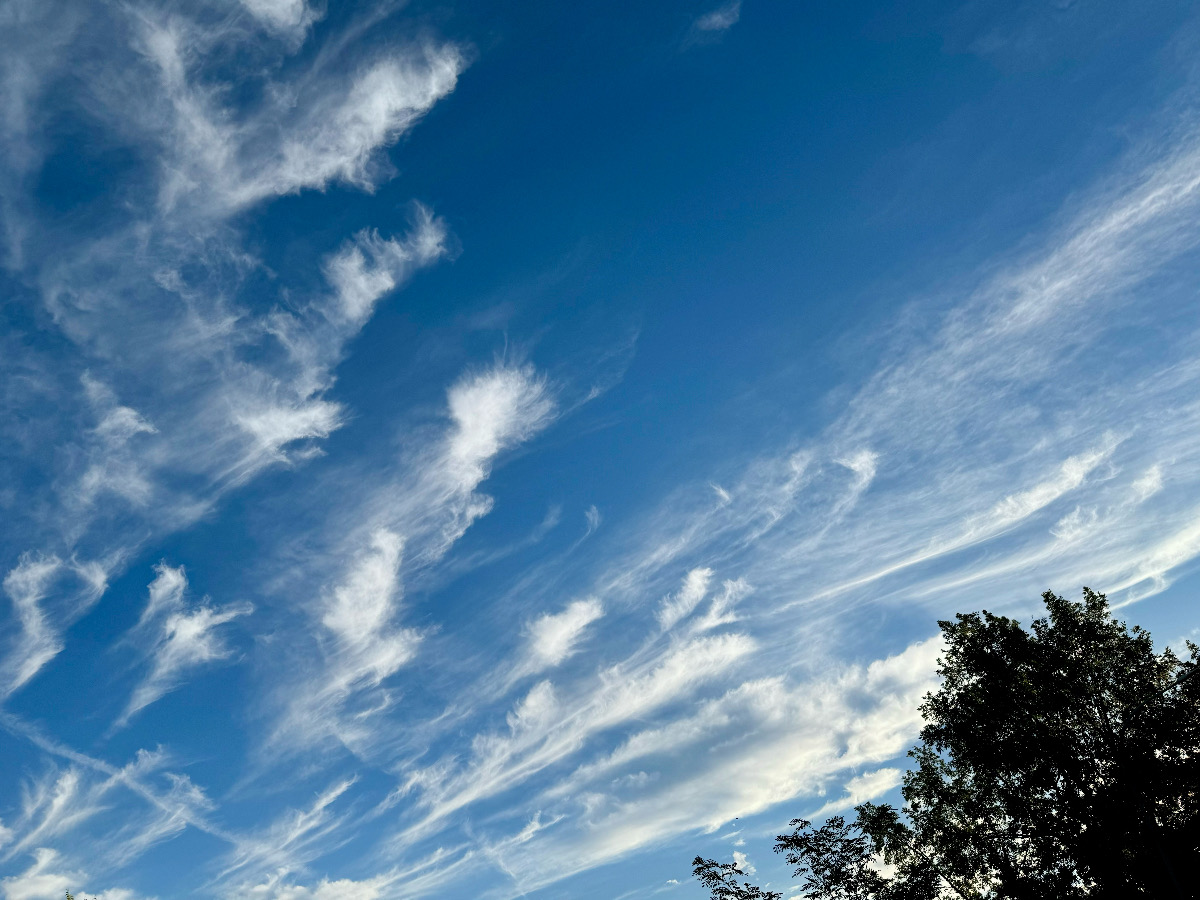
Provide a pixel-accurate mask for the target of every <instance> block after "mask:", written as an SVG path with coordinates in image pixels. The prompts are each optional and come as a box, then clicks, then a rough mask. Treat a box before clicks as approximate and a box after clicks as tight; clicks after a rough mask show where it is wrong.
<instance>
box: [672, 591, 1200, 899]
mask: <svg viewBox="0 0 1200 900" xmlns="http://www.w3.org/2000/svg"><path fill="white" fill-rule="evenodd" d="M1042 599H1043V601H1044V602H1045V606H1046V611H1047V614H1046V616H1045V617H1043V618H1040V619H1037V620H1035V621H1034V622H1033V623H1032V625H1031V627H1030V628H1029V629H1028V630H1026V629H1024V628H1022V627H1021V625H1020V624H1019V623H1018V622H1017V621H1015V620H1013V619H1009V618H1005V617H1003V616H994V615H992V614H991V613H988V612H987V611H984V612H982V613H969V614H960V615H958V616H956V618H955V621H953V622H948V621H943V622H939V623H938V624H939V626H940V627H941V630H942V634H943V637H944V638H945V644H946V650H945V653H944V655H943V656H942V658H941V659H940V660H939V664H938V674H939V676H940V678H941V686H940V688H939V689H938V690H937V691H935V692H933V693H931V694H928V695H926V697H925V702H924V703H923V704H922V706H921V714H922V716H923V717H924V719H925V722H926V724H925V727H924V728H923V729H922V731H921V734H920V743H919V744H918V745H917V746H916V747H915V748H913V749H912V750H911V751H909V756H910V757H911V758H912V759H913V761H914V766H913V768H912V769H911V770H910V771H909V772H908V773H907V774H906V775H905V777H904V783H903V788H902V795H903V797H904V804H903V806H902V808H901V809H896V808H894V807H892V806H887V805H877V804H872V803H865V804H862V805H861V806H858V807H856V808H855V813H856V817H855V820H854V822H853V823H852V824H847V823H846V822H845V820H844V819H842V818H841V817H838V816H835V817H833V818H831V819H829V820H828V821H827V822H826V823H825V824H824V825H822V826H821V827H820V828H814V827H813V826H812V824H811V823H810V822H808V821H806V820H803V819H795V820H793V821H792V822H791V826H792V829H793V830H792V832H791V833H789V834H785V835H780V836H779V837H778V839H777V842H776V844H775V851H776V852H778V853H783V854H785V856H786V859H787V862H788V863H789V864H790V865H793V866H795V867H796V869H795V875H796V876H798V877H803V879H804V882H803V887H804V890H805V892H806V896H808V897H810V898H813V900H941V898H951V897H953V898H961V900H1000V898H1016V900H1042V898H1045V900H1069V898H1091V900H1108V898H1130V897H1155V898H1160V897H1161V898H1195V897H1197V896H1200V894H1198V893H1197V888H1196V885H1195V882H1196V875H1195V873H1196V872H1200V678H1195V677H1193V676H1194V674H1195V672H1196V670H1197V668H1198V667H1200V648H1198V647H1197V646H1196V645H1195V644H1192V643H1190V642H1189V643H1188V649H1189V659H1187V660H1186V661H1185V660H1181V659H1179V658H1178V657H1177V656H1176V655H1175V654H1174V653H1172V652H1171V651H1170V650H1169V649H1168V650H1164V651H1163V652H1162V653H1155V651H1154V645H1153V642H1152V641H1151V638H1150V635H1149V633H1147V632H1146V631H1144V630H1143V629H1141V628H1138V627H1136V626H1135V627H1133V628H1129V627H1127V626H1126V625H1125V624H1124V623H1122V622H1118V621H1116V620H1115V619H1114V618H1113V616H1112V614H1111V613H1110V611H1109V608H1108V603H1107V600H1106V599H1105V597H1104V595H1103V594H1097V593H1095V592H1094V591H1092V590H1089V589H1088V588H1084V590H1083V601H1082V602H1080V603H1075V602H1071V601H1067V600H1064V599H1063V598H1062V597H1058V596H1056V595H1055V594H1053V593H1052V592H1047V593H1045V594H1043V595H1042ZM701 863H704V864H705V866H707V865H709V864H710V863H712V861H711V860H709V861H705V860H701V859H699V858H698V859H697V860H696V865H695V867H694V871H696V872H697V873H699V872H700V871H701V870H702V869H704V866H701V865H700V864H701ZM706 871H707V870H706ZM885 872H886V874H885ZM706 886H709V885H708V884H707V883H706ZM747 887H749V886H748V885H747ZM725 896H728V897H731V898H739V897H740V896H742V895H737V894H726V895H718V894H717V893H715V892H714V893H713V897H714V898H718V897H725ZM745 896H747V897H749V896H752V895H749V894H747V895H745Z"/></svg>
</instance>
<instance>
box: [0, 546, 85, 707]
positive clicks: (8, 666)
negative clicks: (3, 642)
mask: <svg viewBox="0 0 1200 900" xmlns="http://www.w3.org/2000/svg"><path fill="white" fill-rule="evenodd" d="M107 584H108V581H107V573H106V572H105V570H104V568H103V567H101V566H100V565H99V564H97V563H80V562H77V561H75V560H71V561H67V562H64V561H63V560H61V559H59V558H58V557H57V556H41V555H36V554H25V555H24V556H22V557H21V560H20V562H18V563H17V566H16V567H15V568H14V569H12V570H11V571H10V572H9V573H8V574H7V575H6V576H5V578H4V592H5V593H6V594H8V597H9V599H10V600H11V601H12V607H13V612H14V614H15V617H16V624H17V634H16V635H15V638H14V639H13V641H12V642H11V644H10V646H9V647H7V648H6V653H5V656H4V660H3V664H2V670H0V671H2V672H3V683H2V687H0V697H4V696H7V695H9V694H11V693H12V692H13V691H16V690H18V689H19V688H21V687H22V686H23V685H25V683H26V682H28V681H29V680H30V679H31V678H33V676H34V675H36V674H37V673H38V672H39V671H41V669H42V667H43V666H45V665H46V663H48V662H50V660H52V659H53V658H54V657H55V656H57V655H58V654H59V653H60V652H62V649H63V639H62V631H61V629H62V627H63V626H64V625H69V624H70V623H71V622H73V621H75V620H76V619H77V618H79V616H81V615H82V614H83V613H84V612H86V611H87V610H88V609H90V608H91V607H92V606H93V605H94V604H95V603H96V601H97V600H99V599H100V596H101V595H102V594H103V593H104V591H105V589H106V588H107ZM51 607H52V608H53V610H54V614H52V613H51V612H50V611H49V610H50V608H51Z"/></svg>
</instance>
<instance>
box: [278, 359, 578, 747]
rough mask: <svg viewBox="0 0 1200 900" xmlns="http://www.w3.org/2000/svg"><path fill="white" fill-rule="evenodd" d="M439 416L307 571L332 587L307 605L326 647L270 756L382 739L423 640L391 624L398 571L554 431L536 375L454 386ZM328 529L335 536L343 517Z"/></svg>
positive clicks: (287, 710)
mask: <svg viewBox="0 0 1200 900" xmlns="http://www.w3.org/2000/svg"><path fill="white" fill-rule="evenodd" d="M446 412H447V419H448V422H447V423H446V427H445V428H444V430H443V431H442V432H441V433H440V434H433V435H431V436H429V437H428V438H427V439H426V440H425V441H424V442H423V443H422V444H421V445H420V446H418V447H417V448H415V449H414V451H413V453H412V455H411V456H410V457H409V458H407V459H405V460H404V461H403V463H402V465H401V466H400V469H399V471H398V472H396V473H394V474H393V475H391V476H383V477H380V478H378V479H377V480H376V481H375V482H373V483H371V484H370V486H369V487H368V489H367V490H366V492H365V496H364V495H363V494H353V495H352V497H351V498H348V499H350V504H349V508H348V510H347V513H346V520H345V521H346V522H347V523H348V524H347V525H346V526H345V532H348V533H345V532H343V533H341V534H339V535H338V538H337V540H336V541H335V542H334V545H333V547H332V548H331V549H330V551H329V552H328V554H327V556H326V557H324V558H323V568H322V569H320V570H314V571H313V572H311V573H310V574H311V575H312V577H314V578H316V579H320V580H325V579H328V581H327V583H331V585H332V586H331V587H330V588H328V589H327V590H326V591H325V592H324V594H323V595H322V597H321V598H320V599H319V600H318V601H317V602H316V604H315V607H314V612H315V615H316V618H318V619H319V621H320V624H321V626H322V628H323V629H324V632H325V634H326V635H328V638H329V639H328V640H325V639H322V640H320V641H319V642H318V648H317V652H318V654H319V663H318V664H316V665H314V664H313V662H312V661H311V660H309V662H308V663H307V664H306V665H305V666H304V667H303V672H302V676H303V677H301V678H300V679H298V680H290V681H288V682H287V683H286V684H284V685H282V686H281V688H280V690H281V697H280V702H281V703H282V704H283V707H284V712H283V717H282V719H281V720H280V722H279V723H278V725H277V727H276V730H275V733H274V735H273V736H272V738H271V740H270V742H269V746H270V747H271V748H274V749H273V752H284V750H285V748H286V752H295V751H297V750H301V749H304V748H305V747H308V746H311V745H314V744H320V743H322V742H323V741H326V740H328V739H331V738H332V739H334V740H336V741H338V742H339V743H340V744H342V745H343V746H345V747H347V748H349V749H351V750H352V751H353V752H356V753H364V752H367V751H368V748H369V747H370V746H371V745H372V744H373V743H375V742H378V741H380V740H383V739H384V734H386V732H381V729H383V728H384V726H383V725H382V722H384V721H385V720H386V719H385V716H386V714H387V713H389V712H391V711H392V710H391V707H392V703H393V692H392V691H391V690H390V689H389V687H388V685H387V684H386V681H387V679H389V678H390V677H391V676H392V675H394V674H395V673H396V672H397V671H399V669H400V668H401V666H403V665H404V664H405V663H407V662H408V661H409V660H411V659H412V658H413V656H414V654H415V653H416V650H417V647H418V645H419V644H420V642H421V634H420V632H419V631H418V630H416V629H413V628H407V627H403V626H401V625H400V624H399V621H398V612H399V601H400V598H401V596H402V592H403V582H404V580H405V579H404V571H405V570H407V571H408V572H409V574H410V576H411V575H415V574H420V573H421V572H424V571H426V570H428V569H429V568H430V567H431V566H433V565H434V564H436V563H437V562H439V561H440V560H441V559H442V558H443V557H444V556H445V554H446V553H447V551H448V550H449V549H450V548H451V547H452V546H453V545H454V543H455V542H456V541H457V540H458V539H459V538H460V537H461V536H462V535H463V534H464V533H465V532H466V530H467V529H468V528H469V527H470V526H471V524H472V523H473V522H474V521H475V520H476V519H478V518H479V517H480V516H482V515H485V514H486V513H487V512H488V511H489V510H490V509H491V505H492V501H491V498H489V497H487V496H485V495H483V494H480V493H479V492H478V488H479V487H480V485H481V484H482V483H483V481H484V480H485V479H486V478H487V477H488V475H489V474H490V472H491V469H492V466H493V465H494V463H495V461H496V459H497V457H498V456H499V454H501V453H502V452H503V451H504V450H506V449H509V448H512V447H514V446H516V445H518V444H520V443H522V442H524V441H527V440H528V439H530V438H531V437H532V436H533V435H535V434H536V433H537V432H539V431H541V430H542V429H543V428H545V427H546V426H547V425H548V424H549V422H550V421H551V420H552V419H553V417H554V414H555V404H554V399H553V395H552V393H551V391H550V388H549V387H548V385H547V384H546V382H545V380H544V379H543V378H542V377H540V376H539V375H538V374H537V373H536V372H535V371H534V370H533V369H532V368H531V367H527V366H526V367H513V366H508V365H504V364H498V365H496V366H494V367H492V368H490V369H487V370H483V371H480V372H475V373H472V374H469V375H467V376H464V377H463V378H462V379H460V380H459V381H457V382H456V383H455V384H454V385H452V386H451V388H450V389H449V390H448V392H447V398H446ZM332 522H333V525H332V527H333V528H334V529H335V530H336V531H339V532H340V531H342V527H343V526H342V520H341V519H340V518H339V517H337V516H335V517H333V519H332ZM334 579H336V580H334ZM590 612H591V610H590V607H587V606H586V605H585V606H583V607H580V608H579V609H578V610H576V612H575V614H574V615H575V616H576V617H577V619H576V620H577V621H578V617H579V616H580V615H582V616H583V618H586V617H587V614H590ZM583 625H586V622H584V623H583ZM580 627H582V625H581V626H580ZM576 637H577V636H576ZM562 638H563V640H566V638H567V636H566V635H563V636H562ZM550 640H551V636H550V635H549V634H547V635H546V637H545V639H544V640H543V643H542V649H543V650H545V651H547V652H549V651H551V650H554V652H561V653H563V654H565V653H567V652H568V651H569V649H570V647H569V643H570V641H567V642H566V643H564V644H563V645H562V646H561V647H559V648H553V647H551V645H550ZM531 671H532V670H531Z"/></svg>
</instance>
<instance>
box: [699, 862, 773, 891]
mask: <svg viewBox="0 0 1200 900" xmlns="http://www.w3.org/2000/svg"><path fill="white" fill-rule="evenodd" d="M692 874H693V875H695V876H696V877H697V878H699V879H700V883H701V884H702V885H704V886H705V887H706V888H708V890H709V892H710V893H711V894H712V897H713V900H780V898H781V897H782V896H783V894H781V893H779V892H777V891H764V890H762V889H761V888H758V887H756V886H754V885H753V884H751V883H750V882H748V881H741V882H739V881H738V879H739V878H741V877H743V876H744V875H745V874H746V873H745V872H743V871H742V870H741V869H740V868H738V866H737V864H736V863H719V862H717V861H716V860H715V859H703V858H701V857H699V856H697V857H696V858H695V859H694V860H692Z"/></svg>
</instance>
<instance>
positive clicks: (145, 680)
mask: <svg viewBox="0 0 1200 900" xmlns="http://www.w3.org/2000/svg"><path fill="white" fill-rule="evenodd" d="M154 571H155V578H154V581H152V582H151V583H150V588H149V600H148V602H147V603H146V608H145V609H144V610H143V612H142V615H141V618H140V619H139V620H138V623H137V625H136V626H135V627H134V629H133V631H132V632H131V633H130V635H129V636H128V640H129V643H130V644H131V645H133V646H136V647H137V648H139V651H140V652H141V654H142V655H143V656H144V658H145V660H146V665H147V667H148V668H147V671H146V673H145V675H144V676H143V677H142V679H141V681H140V682H139V683H138V685H137V687H135V688H134V690H133V694H132V695H131V696H130V698H129V702H128V703H127V704H126V706H125V710H124V712H122V713H121V715H120V717H119V718H118V719H117V721H116V722H115V723H114V726H113V727H114V728H120V727H123V726H125V725H126V724H128V722H129V720H130V719H131V718H132V717H133V716H134V715H135V714H136V713H138V712H140V711H141V710H143V709H145V708H146V707H147V706H149V705H150V704H151V703H154V702H155V701H156V700H158V699H160V698H161V697H162V696H163V695H164V694H166V693H167V692H169V691H172V690H175V688H177V687H178V686H179V685H180V683H181V682H182V681H183V679H184V678H185V677H186V676H187V674H188V673H190V672H191V671H193V670H195V669H198V668H200V667H202V666H204V665H207V664H209V663H213V662H218V661H220V660H225V659H228V658H229V657H230V656H232V653H233V651H231V650H230V649H229V648H228V647H227V646H226V645H225V643H224V642H223V641H222V640H221V636H220V635H219V634H218V633H217V629H218V628H220V627H221V626H222V625H224V624H226V623H228V622H231V621H233V620H234V619H236V618H239V617H240V616H245V615H249V614H250V613H251V612H253V610H254V607H253V606H252V605H251V604H249V603H239V604H232V605H229V606H225V607H214V606H211V605H209V604H208V603H207V602H204V601H201V602H200V603H199V604H191V605H189V604H188V603H186V602H185V600H184V596H185V593H186V591H187V576H186V575H185V574H184V571H183V567H182V566H179V567H177V568H172V567H171V566H168V565H167V564H166V563H159V564H158V565H157V566H155V569H154Z"/></svg>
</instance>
